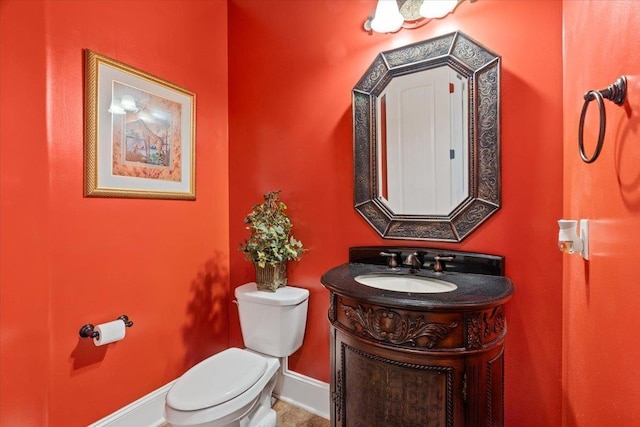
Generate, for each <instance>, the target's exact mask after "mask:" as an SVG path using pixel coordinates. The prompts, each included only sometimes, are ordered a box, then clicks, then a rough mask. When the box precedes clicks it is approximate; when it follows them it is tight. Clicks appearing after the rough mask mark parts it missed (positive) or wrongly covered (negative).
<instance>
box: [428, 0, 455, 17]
mask: <svg viewBox="0 0 640 427" xmlns="http://www.w3.org/2000/svg"><path fill="white" fill-rule="evenodd" d="M457 5H458V0H424V1H423V2H422V6H420V16H422V17H424V18H427V19H433V18H444V17H445V16H447V15H448V14H450V13H451V12H453V9H455V8H456V6H457Z"/></svg>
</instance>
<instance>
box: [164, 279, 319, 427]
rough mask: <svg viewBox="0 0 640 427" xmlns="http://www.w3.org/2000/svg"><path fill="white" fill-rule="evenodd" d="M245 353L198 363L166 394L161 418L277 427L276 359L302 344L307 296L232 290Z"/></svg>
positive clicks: (201, 426) (205, 425) (292, 291)
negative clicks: (273, 397) (273, 405)
mask: <svg viewBox="0 0 640 427" xmlns="http://www.w3.org/2000/svg"><path fill="white" fill-rule="evenodd" d="M235 297H236V302H237V305H238V312H239V316H240V328H241V330H242V338H243V340H244V344H245V346H246V348H245V349H239V348H234V347H232V348H229V349H227V350H224V351H222V352H220V353H217V354H214V355H213V356H211V357H209V358H208V359H205V360H203V361H202V362H200V363H198V364H197V365H195V366H194V367H192V368H191V369H189V370H188V371H187V372H185V373H184V374H183V375H182V376H181V377H180V378H178V379H177V380H176V382H175V383H174V384H173V386H172V387H171V389H170V390H169V392H168V393H167V396H166V400H165V406H164V417H165V420H166V421H167V422H168V423H169V424H170V425H171V426H173V427H186V426H189V427H219V426H229V427H275V426H276V413H275V411H274V410H273V409H272V408H271V393H272V392H273V389H274V387H275V385H276V382H277V372H278V369H279V368H280V360H279V358H280V357H286V356H289V355H291V354H293V353H294V352H295V351H296V350H297V349H298V348H300V346H301V345H302V340H303V338H304V332H305V329H306V324H307V307H308V301H309V291H308V290H307V289H301V288H296V287H293V286H286V287H284V288H279V289H277V290H276V292H264V291H259V290H258V289H257V287H256V284H255V283H247V284H245V285H242V286H239V287H238V288H236V290H235Z"/></svg>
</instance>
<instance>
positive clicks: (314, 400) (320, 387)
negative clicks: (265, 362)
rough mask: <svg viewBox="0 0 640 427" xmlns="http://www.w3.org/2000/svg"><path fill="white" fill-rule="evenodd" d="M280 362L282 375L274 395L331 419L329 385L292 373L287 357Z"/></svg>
mask: <svg viewBox="0 0 640 427" xmlns="http://www.w3.org/2000/svg"><path fill="white" fill-rule="evenodd" d="M280 362H281V363H282V367H281V375H280V378H279V379H278V383H277V384H276V388H275V390H274V391H273V394H274V395H275V396H276V397H277V398H278V399H280V400H283V401H285V402H287V403H290V404H292V405H294V406H297V407H299V408H302V409H304V410H305V411H307V412H311V413H312V414H315V415H318V416H320V417H322V418H326V419H329V384H327V383H325V382H322V381H318V380H316V379H315V378H311V377H307V376H305V375H302V374H298V373H297V372H293V371H290V370H289V367H288V366H287V358H286V357H285V358H282V359H280Z"/></svg>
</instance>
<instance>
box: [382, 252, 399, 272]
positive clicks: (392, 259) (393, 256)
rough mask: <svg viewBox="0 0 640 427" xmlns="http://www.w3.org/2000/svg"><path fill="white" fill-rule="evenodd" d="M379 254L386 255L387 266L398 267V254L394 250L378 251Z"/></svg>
mask: <svg viewBox="0 0 640 427" xmlns="http://www.w3.org/2000/svg"><path fill="white" fill-rule="evenodd" d="M380 256H384V257H388V258H389V261H387V265H388V266H389V268H398V254H397V253H395V252H384V251H383V252H380Z"/></svg>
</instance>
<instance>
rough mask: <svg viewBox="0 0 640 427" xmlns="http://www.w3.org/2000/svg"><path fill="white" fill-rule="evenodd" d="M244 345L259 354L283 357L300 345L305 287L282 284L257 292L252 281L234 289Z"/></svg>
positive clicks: (304, 326) (304, 327) (305, 305)
mask: <svg viewBox="0 0 640 427" xmlns="http://www.w3.org/2000/svg"><path fill="white" fill-rule="evenodd" d="M235 296H236V299H237V301H238V312H239V315H240V327H241V329H242V338H243V339H244V345H245V346H246V347H247V348H249V349H251V350H254V351H257V352H259V353H262V354H266V355H270V356H275V357H285V356H289V355H291V354H293V352H295V351H296V350H297V349H299V348H300V346H301V345H302V340H303V338H304V332H305V329H306V327H307V307H308V303H309V290H308V289H302V288H296V287H293V286H285V287H284V288H278V290H276V292H265V291H259V290H258V289H257V287H256V284H255V283H247V284H245V285H242V286H239V287H237V288H236V291H235Z"/></svg>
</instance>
